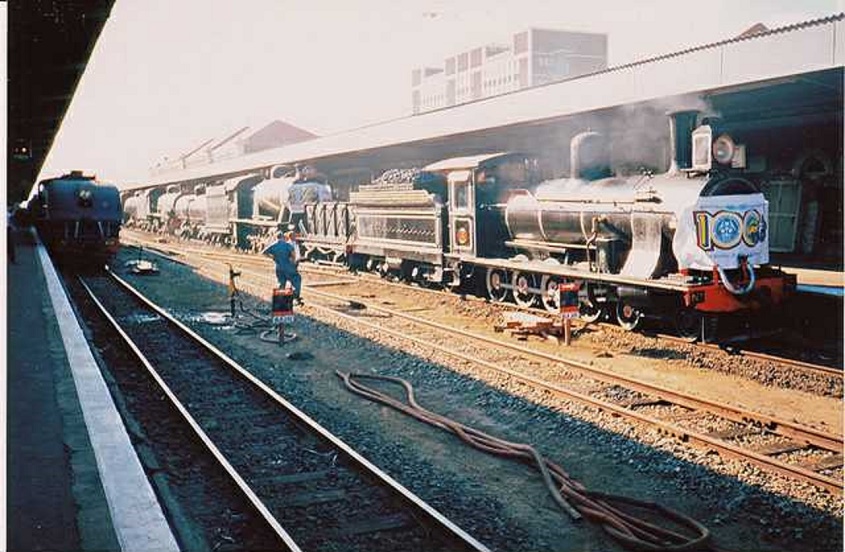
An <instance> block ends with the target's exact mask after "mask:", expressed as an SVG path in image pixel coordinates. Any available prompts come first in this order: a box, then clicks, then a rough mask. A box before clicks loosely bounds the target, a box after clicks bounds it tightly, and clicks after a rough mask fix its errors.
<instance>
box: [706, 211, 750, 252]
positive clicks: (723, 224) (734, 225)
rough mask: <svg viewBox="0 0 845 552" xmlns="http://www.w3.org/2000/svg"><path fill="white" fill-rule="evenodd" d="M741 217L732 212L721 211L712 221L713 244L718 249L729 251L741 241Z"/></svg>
mask: <svg viewBox="0 0 845 552" xmlns="http://www.w3.org/2000/svg"><path fill="white" fill-rule="evenodd" d="M742 237H743V236H742V217H740V215H739V214H737V213H734V212H733V211H721V212H719V213H717V214H716V216H715V218H714V220H713V244H714V245H715V246H716V247H718V248H719V249H731V248H733V247H736V246H737V245H739V242H740V240H741V239H742Z"/></svg>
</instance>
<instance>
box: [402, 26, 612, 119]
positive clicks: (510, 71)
mask: <svg viewBox="0 0 845 552" xmlns="http://www.w3.org/2000/svg"><path fill="white" fill-rule="evenodd" d="M605 68H607V35H604V34H597V33H576V32H570V31H556V30H549V29H533V28H532V29H528V30H525V31H522V32H519V33H516V34H514V35H513V37H512V40H511V43H510V44H487V45H485V46H479V47H477V48H473V49H471V50H469V51H466V52H461V53H459V54H457V55H454V56H451V57H448V58H446V59H445V61H444V64H443V66H442V67H420V68H417V69H414V70H413V72H412V74H411V86H412V89H411V102H412V107H413V112H414V114H417V113H423V112H426V111H431V110H434V109H440V108H443V107H450V106H453V105H459V104H462V103H466V102H469V101H473V100H479V99H482V98H488V97H490V96H497V95H499V94H504V93H506V92H511V91H514V90H520V89H523V88H529V87H531V86H537V85H540V84H545V83H548V82H553V81H557V80H563V79H567V78H572V77H577V76H580V75H585V74H587V73H592V72H595V71H601V70H603V69H605Z"/></svg>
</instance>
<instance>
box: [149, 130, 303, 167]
mask: <svg viewBox="0 0 845 552" xmlns="http://www.w3.org/2000/svg"><path fill="white" fill-rule="evenodd" d="M249 130H250V128H249V127H248V126H245V127H242V128H240V129H238V130H237V131H235V132H233V133H232V134H229V135H228V136H226V137H225V138H223V139H222V140H215V139H213V138H212V139H209V140H206V141H205V142H203V143H202V144H200V145H198V146H196V147H194V148H192V149H191V150H188V151H187V152H185V153H182V154H180V155H176V156H173V157H165V158H164V159H162V160H160V161H159V162H158V163H157V164H156V165H155V166H154V167H152V168H151V170H150V172H151V174H160V173H163V172H168V171H174V170H180V169H187V168H188V167H196V166H198V165H207V164H210V163H215V162H219V161H223V160H226V159H232V158H235V157H240V156H242V155H247V154H250V153H255V152H259V151H264V150H267V149H272V148H278V147H282V146H287V145H290V144H296V143H298V142H304V141H306V140H311V139H312V138H317V135H316V134H314V133H312V132H309V131H307V130H305V129H301V128H299V127H297V126H294V125H292V124H290V123H286V122H284V121H273V122H272V123H270V124H268V125H266V126H264V127H262V128H261V129H259V130H257V131H255V132H251V133H250V132H249Z"/></svg>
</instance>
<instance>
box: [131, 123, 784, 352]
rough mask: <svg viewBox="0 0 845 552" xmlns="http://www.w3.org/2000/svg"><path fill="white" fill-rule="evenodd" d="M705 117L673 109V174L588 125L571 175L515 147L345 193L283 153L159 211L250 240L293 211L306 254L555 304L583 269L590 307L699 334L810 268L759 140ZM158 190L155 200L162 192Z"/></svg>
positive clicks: (582, 303) (179, 222) (580, 299)
mask: <svg viewBox="0 0 845 552" xmlns="http://www.w3.org/2000/svg"><path fill="white" fill-rule="evenodd" d="M698 123H699V114H698V113H697V112H682V113H676V114H674V115H673V116H672V117H670V131H671V136H672V140H670V142H671V144H672V150H673V152H672V155H671V157H672V164H671V167H670V168H669V170H668V171H667V172H665V173H662V174H650V173H641V174H637V175H634V176H615V175H614V174H613V173H612V171H611V168H610V145H609V143H608V141H607V140H605V139H604V138H603V137H602V136H601V135H599V134H598V133H595V132H585V133H581V134H579V135H577V136H575V137H574V138H573V140H572V142H571V146H570V170H571V173H570V176H569V177H568V178H561V179H555V180H547V181H540V179H539V177H538V170H537V163H536V160H534V159H532V158H530V157H528V156H526V155H523V154H519V153H511V152H500V153H491V154H487V155H477V156H471V157H459V158H452V159H446V160H443V161H439V162H436V163H433V164H430V165H428V166H426V167H423V168H422V169H420V170H397V169H394V170H391V171H388V172H387V173H385V174H383V175H382V176H381V177H379V178H378V179H376V180H374V181H373V182H371V183H369V184H365V185H361V186H359V187H358V189H357V190H356V191H352V192H351V193H350V194H349V201H346V202H335V201H330V200H329V198H330V192H329V188H328V186H327V185H326V184H325V182H324V181H322V180H320V179H317V178H313V175H303V174H299V173H297V174H296V175H295V176H292V175H290V173H285V171H284V170H281V169H274V170H273V172H272V173H271V174H268V175H260V174H254V175H247V176H242V177H238V178H234V179H230V180H227V181H225V182H223V183H217V184H215V185H208V186H206V187H205V188H202V187H199V188H197V189H195V190H194V191H193V192H192V193H191V194H185V193H180V192H179V189H177V188H174V189H172V190H168V191H167V192H166V193H164V194H163V195H160V197H158V202H157V203H158V209H157V212H158V214H157V215H148V217H147V220H148V221H150V220H153V221H155V220H156V219H155V216H158V217H161V216H162V213H168V216H167V223H166V224H162V222H160V221H159V222H158V223H155V224H154V226H155V227H156V228H158V229H159V230H161V229H165V228H167V227H168V225H170V230H171V231H176V232H177V233H179V232H181V233H182V234H183V235H191V234H193V235H196V236H199V237H202V238H204V239H206V240H209V241H220V242H223V243H228V244H231V245H235V246H237V247H240V248H242V249H256V248H257V244H258V242H260V241H262V240H265V239H266V238H267V236H269V235H270V234H271V233H273V232H274V231H275V229H276V228H277V227H279V226H280V224H282V223H286V222H287V221H291V222H293V223H294V224H295V226H296V227H297V229H298V231H299V234H300V244H301V245H302V247H303V248H304V252H303V256H304V257H305V258H310V259H313V260H319V259H326V258H329V259H331V260H333V261H335V262H343V263H345V264H346V265H348V266H349V267H350V268H351V269H353V270H371V271H378V272H380V273H381V274H382V275H384V276H392V277H396V278H401V279H403V280H407V281H413V282H417V283H419V284H421V285H433V286H446V287H451V288H461V289H472V290H476V289H477V288H479V287H480V290H479V291H481V292H482V293H483V294H486V295H487V296H488V297H489V298H490V299H491V300H493V301H506V300H513V301H515V302H516V303H518V304H519V305H522V306H525V307H530V306H542V307H545V308H546V309H547V310H549V311H552V312H558V311H559V309H560V307H561V305H562V303H563V302H564V301H565V302H567V303H570V302H571V301H572V299H573V298H572V295H571V292H570V294H569V295H566V296H562V295H561V292H560V289H561V284H574V285H571V286H569V287H570V288H575V289H577V297H576V298H575V300H576V302H577V305H578V308H579V311H580V315H581V316H582V317H583V318H584V319H586V320H588V321H589V320H597V319H599V318H600V317H605V316H607V317H614V318H615V319H616V320H617V321H618V322H619V324H620V325H621V326H622V327H623V328H625V329H627V330H635V329H637V328H639V327H641V325H642V323H643V322H644V321H645V320H646V319H647V318H661V319H671V320H672V321H673V322H674V323H675V325H676V327H677V329H678V331H679V332H680V333H681V334H683V335H686V336H689V337H691V338H698V337H702V336H704V334H705V333H709V334H712V333H713V332H714V331H715V324H716V321H717V320H719V319H721V318H724V315H729V314H752V313H761V312H769V311H770V310H771V309H774V308H776V307H778V306H780V305H782V304H783V303H784V301H785V300H786V299H787V298H788V297H789V296H790V295H791V293H792V291H793V290H794V288H795V283H796V282H795V279H794V277H792V276H790V275H787V274H785V273H783V272H781V271H780V270H778V269H775V268H773V267H772V266H770V265H769V245H768V243H769V242H768V232H767V231H768V203H767V201H766V199H765V197H764V196H763V194H762V193H761V192H760V189H759V188H758V186H757V185H756V184H755V183H754V182H752V180H750V179H749V178H748V175H746V174H745V171H744V170H743V168H744V159H743V155H744V148H743V147H742V146H739V145H737V144H735V143H734V142H733V140H732V139H731V138H730V136H728V135H726V134H720V133H718V132H717V131H716V130H715V129H714V127H713V126H711V125H709V124H700V125H699V124H698ZM277 171H278V172H277ZM264 176H268V177H269V178H263V177H264ZM306 192H307V193H306ZM144 193H145V194H146V196H145V198H146V201H147V204H148V205H149V204H150V198H151V197H153V195H154V194H156V193H159V194H161V192H157V191H156V190H152V191H149V192H144ZM202 196H204V198H203V197H202ZM192 206H193V210H192ZM133 210H134V207H133V208H130V204H129V202H128V201H127V208H126V211H127V213H131V212H133ZM705 337H706V336H705Z"/></svg>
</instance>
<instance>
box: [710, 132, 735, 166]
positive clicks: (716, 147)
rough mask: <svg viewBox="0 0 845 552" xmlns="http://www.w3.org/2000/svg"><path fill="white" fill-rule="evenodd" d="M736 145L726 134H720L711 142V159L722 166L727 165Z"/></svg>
mask: <svg viewBox="0 0 845 552" xmlns="http://www.w3.org/2000/svg"><path fill="white" fill-rule="evenodd" d="M735 151H736V145H735V144H734V141H733V139H732V138H731V137H730V136H728V135H727V134H722V135H721V136H719V137H718V138H716V140H714V141H713V159H715V160H716V161H717V162H718V163H720V164H722V165H728V164H730V162H731V159H733V156H734V152H735Z"/></svg>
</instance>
